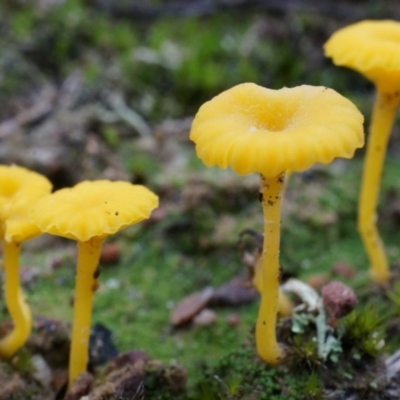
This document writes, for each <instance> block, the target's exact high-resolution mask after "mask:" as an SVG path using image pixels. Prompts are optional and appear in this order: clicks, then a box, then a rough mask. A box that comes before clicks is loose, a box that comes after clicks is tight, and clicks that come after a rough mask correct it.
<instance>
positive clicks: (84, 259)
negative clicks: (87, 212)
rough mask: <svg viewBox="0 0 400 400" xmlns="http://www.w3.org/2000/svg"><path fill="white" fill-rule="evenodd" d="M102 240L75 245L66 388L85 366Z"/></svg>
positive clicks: (96, 238) (99, 238) (95, 238)
mask: <svg viewBox="0 0 400 400" xmlns="http://www.w3.org/2000/svg"><path fill="white" fill-rule="evenodd" d="M104 239H105V238H104V237H98V236H95V237H93V238H91V239H89V240H88V241H86V242H78V262H77V266H76V283H75V297H74V316H73V322H72V337H71V351H70V358H69V376H68V378H69V380H68V382H69V387H71V385H72V383H73V382H74V380H75V379H76V378H77V377H78V375H80V374H81V373H82V372H84V371H86V368H87V364H88V359H89V337H90V324H91V316H92V304H93V292H94V290H95V289H96V285H97V279H96V271H97V267H98V264H99V258H100V252H101V248H102V245H103V242H104Z"/></svg>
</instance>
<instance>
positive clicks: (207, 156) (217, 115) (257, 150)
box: [190, 83, 364, 177]
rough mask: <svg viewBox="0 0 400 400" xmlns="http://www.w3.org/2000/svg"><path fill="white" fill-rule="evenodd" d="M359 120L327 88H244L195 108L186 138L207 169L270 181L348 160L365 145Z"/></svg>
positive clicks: (354, 110)
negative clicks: (260, 176)
mask: <svg viewBox="0 0 400 400" xmlns="http://www.w3.org/2000/svg"><path fill="white" fill-rule="evenodd" d="M363 120H364V118H363V116H362V114H361V113H360V112H359V111H358V109H357V108H356V106H355V105H354V104H353V103H351V102H350V101H349V100H347V99H346V98H344V97H343V96H341V95H340V94H338V93H337V92H335V91H334V90H332V89H328V88H326V87H315V86H307V85H303V86H298V87H294V88H283V89H280V90H272V89H266V88H264V87H261V86H258V85H256V84H253V83H243V84H241V85H238V86H235V87H233V88H232V89H229V90H226V91H225V92H222V93H221V94H219V95H218V96H216V97H214V98H213V99H212V100H210V101H208V102H206V103H205V104H203V105H202V106H201V107H200V109H199V111H198V113H197V115H196V118H195V119H194V121H193V124H192V128H191V132H190V138H191V140H193V141H194V142H195V143H196V152H197V155H198V157H199V158H200V159H201V160H202V161H203V162H204V163H205V164H206V165H207V166H215V165H217V166H219V167H221V168H227V167H228V166H231V167H232V168H233V170H234V171H236V172H237V173H238V174H242V175H243V174H249V173H251V172H259V173H261V174H263V175H264V176H265V177H274V176H277V175H279V174H280V173H282V172H284V171H286V170H292V171H304V170H306V169H308V168H309V167H310V166H311V165H313V164H314V163H316V162H321V163H324V164H327V163H330V162H331V161H332V160H333V159H334V158H335V157H344V158H351V157H352V156H353V154H354V151H355V149H357V148H359V147H362V146H363V144H364V134H363Z"/></svg>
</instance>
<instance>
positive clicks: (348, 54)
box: [324, 20, 400, 90]
mask: <svg viewBox="0 0 400 400" xmlns="http://www.w3.org/2000/svg"><path fill="white" fill-rule="evenodd" d="M324 50H325V55H326V56H327V57H331V58H332V60H333V62H334V63H335V64H336V65H340V66H346V67H350V68H353V69H354V70H356V71H358V72H360V73H361V74H363V75H364V76H366V77H367V78H368V79H370V80H371V81H373V82H374V83H375V84H376V85H379V86H380V87H383V88H384V89H389V90H393V88H394V87H395V89H396V90H397V89H398V88H400V22H396V21H391V20H384V21H368V20H367V21H361V22H357V23H355V24H352V25H349V26H347V27H345V28H343V29H340V30H338V31H337V32H335V33H334V34H333V35H332V36H331V38H330V39H329V40H328V41H327V42H326V43H325V46H324Z"/></svg>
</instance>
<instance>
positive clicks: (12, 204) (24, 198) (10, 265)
mask: <svg viewBox="0 0 400 400" xmlns="http://www.w3.org/2000/svg"><path fill="white" fill-rule="evenodd" d="M50 191H51V183H50V182H49V181H48V180H47V178H45V177H44V176H42V175H40V174H38V173H36V172H33V171H29V170H28V169H25V168H23V167H18V166H15V165H11V166H6V165H1V166H0V238H1V240H2V244H3V258H4V261H3V263H4V296H5V300H6V305H7V309H8V311H9V313H10V316H11V318H12V320H13V323H14V328H13V330H12V331H11V332H10V333H9V334H8V335H7V336H5V337H4V338H2V339H1V340H0V358H3V359H8V358H10V357H12V356H13V355H14V354H15V353H16V352H17V351H18V350H19V349H20V348H21V347H22V346H23V345H24V344H25V342H26V341H27V339H28V337H29V335H30V333H31V329H32V316H31V311H30V308H29V306H28V304H27V303H26V301H25V296H24V294H23V292H22V289H21V287H20V282H19V253H20V244H21V242H23V241H25V240H28V239H31V238H33V237H35V236H37V235H40V233H41V232H40V231H39V230H38V228H37V227H36V226H35V225H33V224H32V223H31V222H30V221H29V219H28V217H27V213H28V210H29V208H30V207H31V206H32V204H34V202H35V201H36V200H37V199H38V198H40V197H43V196H45V195H47V194H48V193H50Z"/></svg>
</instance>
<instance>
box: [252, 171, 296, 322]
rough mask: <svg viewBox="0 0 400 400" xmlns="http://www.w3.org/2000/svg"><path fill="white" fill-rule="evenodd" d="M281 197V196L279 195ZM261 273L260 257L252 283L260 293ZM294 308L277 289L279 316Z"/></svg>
mask: <svg viewBox="0 0 400 400" xmlns="http://www.w3.org/2000/svg"><path fill="white" fill-rule="evenodd" d="M285 186H286V177H285ZM281 197H283V196H282V195H281ZM262 279H263V273H262V258H261V257H260V259H259V260H258V261H257V263H256V265H255V267H254V275H253V279H252V282H253V285H254V286H255V288H256V289H257V291H258V293H260V294H261V293H262V290H263V288H262V285H263V281H262ZM293 308H294V304H293V302H292V300H291V299H290V298H289V297H288V296H287V295H286V294H285V292H284V291H283V290H281V289H279V295H278V315H279V316H281V317H288V316H289V315H291V314H292V311H293Z"/></svg>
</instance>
